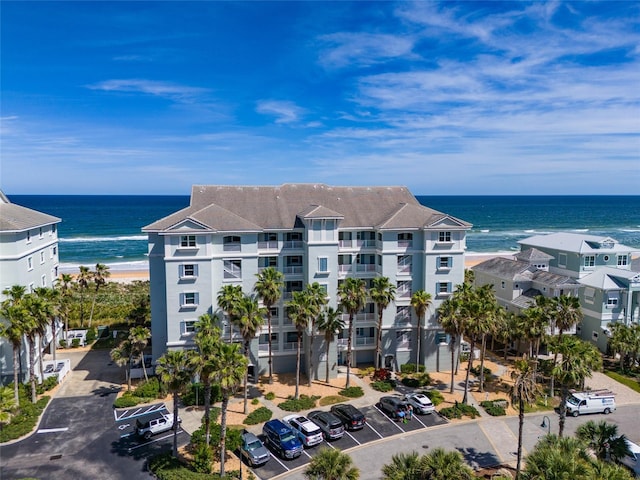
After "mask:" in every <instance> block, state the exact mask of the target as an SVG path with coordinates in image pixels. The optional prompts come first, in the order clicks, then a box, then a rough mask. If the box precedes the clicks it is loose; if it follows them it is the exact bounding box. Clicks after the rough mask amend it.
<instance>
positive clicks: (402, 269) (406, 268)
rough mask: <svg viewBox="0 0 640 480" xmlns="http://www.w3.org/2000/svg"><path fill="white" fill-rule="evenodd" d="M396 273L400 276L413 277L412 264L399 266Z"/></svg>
mask: <svg viewBox="0 0 640 480" xmlns="http://www.w3.org/2000/svg"><path fill="white" fill-rule="evenodd" d="M396 273H397V274H398V275H411V264H410V263H406V264H398V271H397V272H396Z"/></svg>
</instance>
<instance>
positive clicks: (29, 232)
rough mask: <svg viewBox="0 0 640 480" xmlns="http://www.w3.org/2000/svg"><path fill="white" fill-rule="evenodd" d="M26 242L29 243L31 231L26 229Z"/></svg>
mask: <svg viewBox="0 0 640 480" xmlns="http://www.w3.org/2000/svg"><path fill="white" fill-rule="evenodd" d="M27 243H31V231H30V230H27Z"/></svg>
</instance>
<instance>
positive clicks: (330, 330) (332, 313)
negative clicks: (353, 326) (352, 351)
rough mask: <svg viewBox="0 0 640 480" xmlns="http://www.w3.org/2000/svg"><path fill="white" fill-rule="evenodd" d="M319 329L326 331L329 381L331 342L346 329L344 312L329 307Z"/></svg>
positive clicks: (327, 380) (327, 376) (325, 341)
mask: <svg viewBox="0 0 640 480" xmlns="http://www.w3.org/2000/svg"><path fill="white" fill-rule="evenodd" d="M318 329H319V330H320V331H321V332H323V333H324V344H325V348H326V356H327V359H326V362H325V367H326V378H325V382H326V383H329V351H330V347H331V343H332V342H333V341H334V340H335V338H336V334H337V333H340V332H341V331H342V330H344V320H343V319H342V312H341V311H340V310H336V309H334V308H333V307H327V308H326V309H325V311H324V313H323V314H322V316H321V317H320V320H319V322H318Z"/></svg>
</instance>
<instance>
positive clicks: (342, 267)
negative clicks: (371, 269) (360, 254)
mask: <svg viewBox="0 0 640 480" xmlns="http://www.w3.org/2000/svg"><path fill="white" fill-rule="evenodd" d="M352 270H353V265H351V264H349V263H346V264H344V265H338V273H350V272H351V271H352Z"/></svg>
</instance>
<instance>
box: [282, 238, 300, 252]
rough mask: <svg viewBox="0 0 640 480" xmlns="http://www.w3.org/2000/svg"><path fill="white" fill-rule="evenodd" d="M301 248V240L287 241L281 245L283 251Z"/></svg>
mask: <svg viewBox="0 0 640 480" xmlns="http://www.w3.org/2000/svg"><path fill="white" fill-rule="evenodd" d="M302 246H303V242H302V240H287V241H285V242H283V243H282V249H283V250H292V249H300V248H302Z"/></svg>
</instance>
